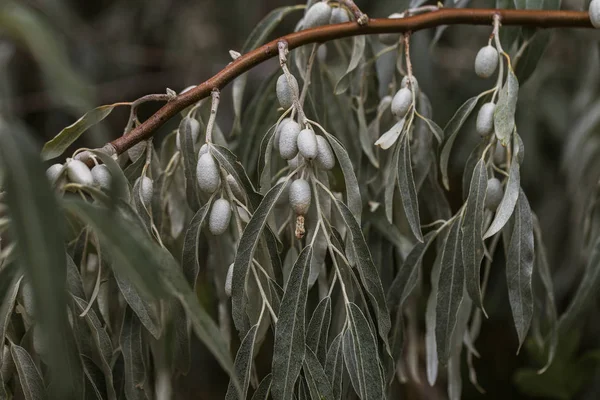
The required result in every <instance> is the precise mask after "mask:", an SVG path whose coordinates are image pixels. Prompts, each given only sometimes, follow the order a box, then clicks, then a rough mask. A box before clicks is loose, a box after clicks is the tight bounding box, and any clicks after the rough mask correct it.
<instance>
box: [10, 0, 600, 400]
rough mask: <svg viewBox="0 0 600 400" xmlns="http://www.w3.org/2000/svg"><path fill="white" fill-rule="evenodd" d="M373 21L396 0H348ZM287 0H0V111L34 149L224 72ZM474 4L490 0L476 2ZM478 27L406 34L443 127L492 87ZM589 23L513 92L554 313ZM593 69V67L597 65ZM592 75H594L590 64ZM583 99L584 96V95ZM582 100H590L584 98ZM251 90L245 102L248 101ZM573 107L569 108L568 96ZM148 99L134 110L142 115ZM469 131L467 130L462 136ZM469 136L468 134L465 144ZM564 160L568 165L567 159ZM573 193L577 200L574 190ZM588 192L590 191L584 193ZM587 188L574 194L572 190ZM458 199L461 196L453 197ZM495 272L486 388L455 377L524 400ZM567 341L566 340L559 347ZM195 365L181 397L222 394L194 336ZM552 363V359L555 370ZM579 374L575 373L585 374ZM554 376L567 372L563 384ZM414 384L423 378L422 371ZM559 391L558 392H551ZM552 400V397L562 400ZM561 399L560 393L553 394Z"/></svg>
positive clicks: (560, 295)
mask: <svg viewBox="0 0 600 400" xmlns="http://www.w3.org/2000/svg"><path fill="white" fill-rule="evenodd" d="M357 3H358V4H359V5H360V6H361V8H362V9H363V11H365V12H366V13H367V14H369V15H370V16H373V17H385V16H387V15H388V14H390V13H392V12H399V11H402V9H403V8H405V6H403V5H402V3H404V2H402V1H395V0H378V1H374V0H371V1H367V0H364V1H358V2H357ZM291 4H295V2H293V1H288V0H227V1H226V0H152V1H147V0H146V1H141V0H95V1H84V0H79V1H77V0H72V1H67V0H20V1H3V2H1V3H0V116H1V117H3V118H13V119H18V120H20V121H22V122H23V123H24V124H25V125H26V126H27V127H28V128H29V130H30V131H31V132H33V133H34V134H35V136H36V137H37V138H38V139H39V141H40V143H41V142H43V141H45V140H47V139H49V138H51V137H52V136H54V135H55V134H57V133H58V132H59V131H60V130H61V129H62V128H63V127H65V126H67V125H69V124H71V123H72V122H73V121H75V120H76V119H77V118H79V117H80V116H81V115H82V114H83V113H84V112H85V111H87V110H89V109H91V108H93V107H96V106H98V105H102V104H111V103H115V102H121V101H133V100H135V99H136V98H139V97H141V96H143V95H145V94H149V93H164V92H165V90H166V88H171V89H173V90H175V91H180V90H182V89H183V88H185V87H187V86H188V85H192V84H198V83H200V82H202V81H203V80H206V79H207V78H209V77H210V76H212V75H213V74H215V73H217V72H218V71H219V70H220V69H222V68H223V67H224V66H225V65H226V64H227V63H228V62H229V61H230V58H229V54H228V50H230V49H232V50H239V49H240V48H241V47H242V45H243V43H244V41H245V39H246V37H247V36H248V35H249V33H250V32H251V30H252V28H253V27H254V26H255V25H256V24H257V23H258V22H259V21H260V19H261V18H262V17H264V16H265V15H266V14H267V13H268V12H269V11H270V10H272V9H273V8H276V7H279V6H283V5H291ZM472 6H473V7H492V6H493V3H492V2H485V1H479V2H474V3H473V4H472ZM584 6H585V5H584V2H581V1H571V2H563V8H566V9H583V7H584ZM299 17H300V14H299V13H296V14H292V15H291V16H290V17H288V18H287V19H286V20H285V21H284V22H283V23H282V24H281V26H280V27H279V28H278V29H277V31H276V35H277V36H279V35H283V34H285V33H288V32H291V31H292V30H293V29H294V26H295V23H296V21H297V19H298V18H299ZM489 33H490V29H489V28H487V27H452V28H450V29H448V30H447V31H446V33H445V34H444V35H443V36H442V39H441V40H440V42H439V43H438V44H437V45H436V46H435V47H434V48H433V49H430V48H429V43H430V40H431V38H432V36H433V31H429V32H419V33H417V34H415V35H414V39H413V63H414V65H415V74H416V76H417V77H418V78H419V82H420V86H421V88H422V89H423V90H424V91H425V93H427V94H428V95H429V97H430V99H431V100H432V103H433V107H434V119H435V120H436V122H437V123H438V124H439V125H441V126H443V125H444V124H445V122H446V121H447V120H448V119H449V118H450V116H451V115H452V114H453V112H454V111H455V110H456V108H457V107H458V106H459V105H460V104H461V103H462V102H463V101H465V100H466V99H467V98H468V97H471V96H473V95H475V94H477V93H480V92H481V91H483V90H485V89H487V88H489V87H490V85H491V84H492V83H490V82H489V81H484V80H481V79H478V78H477V77H476V76H475V74H474V72H473V69H472V63H473V60H474V57H475V54H476V52H477V50H478V48H479V47H481V46H482V45H484V44H485V43H486V42H487V37H488V35H489ZM597 39H598V34H596V33H595V32H592V31H585V32H584V31H581V30H580V31H576V30H568V29H565V30H561V31H557V33H556V34H555V35H553V37H552V39H551V41H550V45H549V47H548V49H547V51H546V53H545V54H544V56H543V58H542V61H541V63H542V64H541V65H540V66H539V68H538V69H537V71H536V73H535V75H534V76H533V77H532V78H531V79H530V80H529V81H528V82H527V83H525V85H524V86H523V87H522V91H521V93H520V103H519V108H518V116H519V120H518V124H519V126H520V128H521V132H520V134H521V136H522V137H523V140H524V141H525V146H526V149H527V153H526V161H525V164H524V168H523V172H522V173H523V176H524V177H523V180H524V181H523V186H524V189H525V191H526V192H527V194H528V197H529V198H530V200H531V202H532V207H533V209H534V210H535V211H536V213H537V214H538V216H539V217H540V220H541V221H542V227H543V229H544V235H545V240H546V246H547V248H548V251H549V261H550V264H551V268H552V269H553V271H554V275H555V282H554V283H555V290H556V296H557V302H558V307H559V311H564V309H565V308H566V306H567V305H568V301H569V299H570V297H571V296H572V293H573V291H574V290H575V289H576V287H577V284H578V280H579V279H580V276H581V272H582V267H583V263H582V262H581V257H580V253H581V246H580V245H581V236H580V235H579V234H577V233H576V232H578V231H580V229H581V224H582V220H581V215H582V207H583V204H584V203H583V202H582V200H581V199H580V197H581V198H586V194H589V192H591V191H592V190H593V187H592V185H593V184H594V183H595V182H596V181H597V180H598V175H599V174H598V171H597V170H592V171H590V170H587V171H586V173H580V174H579V175H577V174H572V173H571V172H570V170H569V168H568V167H567V168H565V166H564V162H565V160H564V159H563V149H564V147H565V146H567V144H568V141H569V135H570V134H571V133H572V131H573V130H574V129H575V127H576V126H577V122H578V121H579V120H580V119H581V118H583V117H584V116H588V117H590V116H591V117H596V115H597V114H598V113H599V111H594V109H593V107H592V105H593V104H594V103H593V101H594V100H595V98H596V97H597V92H598V74H599V71H598V69H597V67H598V64H595V59H594V57H597V56H598V54H597V53H598V48H597V47H598V46H597V44H596V43H595V41H596V40H597ZM275 67H276V65H275V63H273V62H270V63H265V64H263V65H261V66H259V67H256V68H255V69H254V70H253V71H252V73H251V78H250V81H249V90H248V93H247V96H248V97H249V96H250V94H251V93H252V91H253V90H254V89H256V87H257V86H258V84H259V83H260V82H261V80H262V78H264V77H266V76H268V74H269V73H270V72H271V71H272V70H273V68H275ZM594 68H596V69H595V71H594ZM590 71H591V72H590ZM586 93H587V94H586ZM584 95H587V96H588V97H589V99H587V100H586V99H583V100H582V97H583V96H584ZM248 97H247V98H248ZM578 101H579V102H580V103H577V102H578ZM221 104H222V105H221V108H220V111H219V123H220V124H221V126H222V127H223V128H224V131H225V132H227V131H228V129H229V127H230V126H231V121H232V120H233V116H232V107H231V96H230V89H226V90H224V94H223V95H222V102H221ZM154 107H155V105H152V104H151V105H147V106H144V107H143V109H142V111H141V117H142V118H144V117H146V116H148V115H149V114H150V113H151V112H152V111H154V110H155V109H156V108H154ZM127 115H128V109H126V108H124V107H123V108H121V109H117V110H116V111H115V112H113V114H111V116H110V117H109V118H108V119H107V121H106V122H105V123H103V124H101V125H99V126H98V127H97V128H94V129H92V130H90V131H89V132H87V133H86V134H85V135H84V136H83V137H82V139H81V140H80V141H79V142H78V147H81V146H87V147H92V146H101V145H103V144H104V143H106V142H107V141H109V140H110V139H112V138H114V137H116V136H118V135H120V134H121V133H122V130H123V127H124V124H125V122H126V119H127ZM465 136H466V138H465ZM471 139H472V138H471ZM471 139H470V138H469V136H468V135H463V137H462V138H461V139H460V145H459V147H458V148H459V149H462V150H461V151H458V154H459V156H458V157H456V158H457V159H456V160H454V161H453V165H451V167H452V168H451V172H452V174H453V180H454V181H456V183H458V182H460V174H461V169H460V165H462V163H463V162H464V158H466V156H467V155H468V153H469V150H468V149H470V148H471V147H472V143H473V140H471ZM567 163H568V160H567ZM573 186H580V187H579V194H578V195H577V196H575V194H574V192H573V190H572V188H573ZM586 188H588V189H589V190H588V189H586ZM582 190H583V194H582V193H580V192H581V191H582ZM454 200H458V201H460V199H458V198H457V199H454ZM498 261H499V262H497V263H496V265H495V266H494V271H493V273H492V280H493V282H494V285H493V289H492V290H491V292H490V293H489V295H488V302H489V306H488V312H489V313H490V319H489V320H487V321H485V322H484V325H483V331H482V334H481V336H480V338H479V339H478V341H477V342H476V347H477V348H478V350H479V351H480V353H481V359H480V360H476V362H475V366H476V368H477V371H478V374H479V381H480V383H481V385H482V386H483V387H484V388H485V389H486V391H487V394H486V395H485V396H482V395H480V394H478V393H477V391H476V390H475V389H474V388H473V386H472V385H471V384H470V383H469V382H468V375H467V374H468V372H467V370H466V366H465V371H464V375H463V381H464V382H463V394H464V395H463V398H489V399H506V398H529V397H527V396H526V395H525V394H524V393H525V392H526V390H525V389H523V387H522V386H521V385H517V384H515V379H516V378H515V371H517V370H518V369H519V368H523V367H533V366H537V365H538V364H536V363H535V357H534V356H533V354H531V353H529V352H528V351H527V350H525V349H523V350H521V352H520V353H519V355H516V354H515V353H516V350H517V339H516V333H515V331H514V328H513V326H512V319H511V315H510V309H509V305H508V299H507V295H506V286H505V277H504V272H503V266H502V263H501V261H502V260H498ZM597 316H598V313H597V310H594V312H593V313H592V314H590V315H589V319H590V321H584V322H585V323H583V324H582V328H581V332H579V331H578V332H577V334H580V335H581V336H582V340H581V342H576V341H575V339H574V338H573V337H567V338H564V339H563V344H562V345H561V349H565V348H566V347H574V350H573V354H571V355H569V357H570V358H569V357H566V358H567V359H568V361H569V362H571V361H572V359H578V357H583V356H585V355H587V354H591V353H590V352H591V351H593V349H595V348H597V347H598V340H597V337H598V335H597V332H598V329H597V328H598V327H597V326H596V325H597V324H598V323H597V322H596V321H595V320H596V319H597V318H596V317H597ZM565 343H567V344H570V345H571V346H566V345H565ZM194 347H195V350H196V351H195V352H194V354H195V360H194V369H193V371H192V372H191V373H190V375H189V376H188V377H187V378H185V377H184V378H182V379H181V380H180V381H179V382H178V383H177V385H176V388H177V391H178V393H179V394H178V398H190V399H192V398H198V399H213V398H222V396H223V391H224V388H226V382H227V378H226V376H225V375H224V374H223V373H222V372H221V371H220V369H219V368H218V366H217V365H216V364H215V363H214V361H213V360H212V358H211V357H210V355H208V354H207V353H206V352H205V351H203V349H202V348H201V345H200V344H198V343H196V344H195V346H194ZM557 362H558V363H559V367H560V368H561V369H559V370H558V372H556V371H554V372H553V373H555V374H557V375H556V376H552V377H550V378H548V379H547V381H542V385H557V388H556V391H555V393H559V392H560V390H562V389H563V386H565V385H572V384H575V383H574V379H572V378H571V375H570V374H571V373H573V372H574V371H576V370H577V371H579V370H578V369H577V368H575V367H573V366H572V365H571V364H569V362H567V361H561V360H558V361H557ZM561 363H562V364H561ZM596 370H597V362H596V361H595V358H594V357H591V361H590V360H588V361H586V363H585V368H584V370H583V371H584V372H582V373H579V372H578V377H579V376H580V375H581V378H582V381H583V382H582V383H580V384H579V386H578V388H579V389H578V390H576V391H575V392H577V393H578V395H577V397H578V398H589V399H596V398H599V397H598V396H600V392H599V391H597V390H594V388H595V387H598V386H600V383H599V382H597V381H598V379H595V377H596V378H597V374H596V372H595V371H596ZM583 375H584V376H583ZM563 378H564V379H563ZM422 382H425V380H424V379H423V380H422ZM561 385H562V386H561ZM406 393H407V395H408V398H432V399H437V398H445V397H446V391H445V388H444V387H443V386H440V387H439V388H435V389H428V388H427V387H426V384H425V383H423V384H419V383H415V382H409V383H408V384H407V385H406ZM559 398H560V397H559ZM563 398H564V397H563Z"/></svg>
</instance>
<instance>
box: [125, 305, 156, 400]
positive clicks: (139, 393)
mask: <svg viewBox="0 0 600 400" xmlns="http://www.w3.org/2000/svg"><path fill="white" fill-rule="evenodd" d="M119 343H120V345H121V353H122V354H123V360H124V361H125V376H124V378H125V396H126V397H127V400H138V399H147V398H148V396H147V395H146V392H145V386H146V378H147V376H146V366H145V365H144V354H146V351H145V349H144V343H143V341H142V324H141V323H140V320H139V319H138V318H137V317H136V316H135V314H134V313H133V311H132V310H131V309H130V308H129V307H127V308H126V309H125V316H124V317H123V325H122V327H121V334H120V336H119ZM148 389H150V387H148Z"/></svg>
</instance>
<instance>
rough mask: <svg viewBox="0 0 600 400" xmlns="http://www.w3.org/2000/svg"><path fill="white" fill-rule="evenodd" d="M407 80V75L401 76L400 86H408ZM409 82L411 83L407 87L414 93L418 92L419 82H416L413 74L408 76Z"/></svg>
mask: <svg viewBox="0 0 600 400" xmlns="http://www.w3.org/2000/svg"><path fill="white" fill-rule="evenodd" d="M408 81H409V79H408V75H406V76H405V77H404V78H402V83H401V87H402V88H405V87H408ZM410 83H411V85H410V87H409V89H412V90H413V91H414V92H415V94H418V93H419V82H417V78H415V76H414V75H412V76H411V77H410Z"/></svg>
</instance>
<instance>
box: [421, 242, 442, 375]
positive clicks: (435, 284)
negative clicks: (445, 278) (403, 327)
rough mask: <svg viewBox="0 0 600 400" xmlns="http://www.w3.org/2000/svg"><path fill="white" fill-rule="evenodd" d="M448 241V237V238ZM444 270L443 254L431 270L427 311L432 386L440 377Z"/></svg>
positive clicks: (426, 353) (428, 359)
mask: <svg viewBox="0 0 600 400" xmlns="http://www.w3.org/2000/svg"><path fill="white" fill-rule="evenodd" d="M446 240H447V237H446ZM441 268H442V254H438V256H437V258H436V259H435V262H434V264H433V269H432V270H431V292H430V293H429V297H428V298H427V309H426V311H425V356H426V369H427V382H428V383H429V385H430V386H433V385H434V384H435V381H436V379H437V375H438V364H439V358H438V350H437V344H436V342H437V341H436V334H435V332H436V321H437V316H436V311H437V310H436V309H437V299H438V292H439V282H440V271H441Z"/></svg>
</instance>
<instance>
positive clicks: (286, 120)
mask: <svg viewBox="0 0 600 400" xmlns="http://www.w3.org/2000/svg"><path fill="white" fill-rule="evenodd" d="M289 122H294V123H297V122H296V121H294V120H293V119H291V118H284V119H282V120H281V122H279V125H277V128H276V129H275V136H274V137H273V147H274V148H275V150H279V137H280V135H281V131H282V130H283V127H284V126H286V125H287V124H288V123H289ZM298 129H299V127H298Z"/></svg>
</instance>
